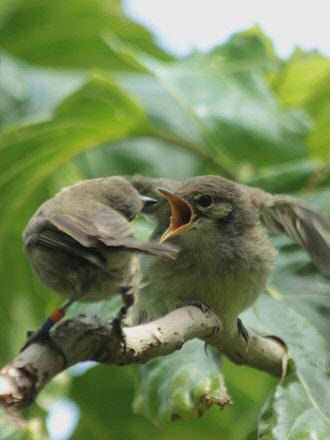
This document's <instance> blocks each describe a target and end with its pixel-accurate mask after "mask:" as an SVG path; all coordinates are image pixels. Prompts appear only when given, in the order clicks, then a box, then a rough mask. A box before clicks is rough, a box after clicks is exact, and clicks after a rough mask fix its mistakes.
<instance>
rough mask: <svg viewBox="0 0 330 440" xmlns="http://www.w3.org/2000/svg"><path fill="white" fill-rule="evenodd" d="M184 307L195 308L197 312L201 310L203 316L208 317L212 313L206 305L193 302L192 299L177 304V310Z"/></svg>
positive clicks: (200, 302)
mask: <svg viewBox="0 0 330 440" xmlns="http://www.w3.org/2000/svg"><path fill="white" fill-rule="evenodd" d="M186 306H194V307H197V308H198V309H199V310H201V311H202V312H203V313H205V315H210V314H211V313H212V312H213V310H212V308H211V307H210V306H209V305H208V304H206V303H204V302H202V301H198V300H194V299H192V300H186V301H183V302H181V303H179V305H178V308H180V307H186Z"/></svg>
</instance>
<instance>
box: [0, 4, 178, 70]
mask: <svg viewBox="0 0 330 440" xmlns="http://www.w3.org/2000/svg"><path fill="white" fill-rule="evenodd" d="M0 12H1V10H0ZM0 18H1V20H0V41H1V46H2V47H3V48H4V49H5V50H6V51H8V52H10V53H11V54H13V55H15V56H17V57H19V58H22V59H24V60H27V61H29V62H32V63H35V64H41V65H46V66H59V67H70V68H95V67H102V68H107V69H112V70H127V69H129V70H131V67H130V66H128V65H127V64H126V63H125V62H123V61H122V60H121V59H120V58H118V57H117V56H116V54H115V53H114V52H112V51H111V50H110V49H109V48H108V47H107V45H106V44H105V43H104V41H103V39H102V34H103V33H104V32H105V31H106V32H111V33H113V34H114V35H116V36H117V37H118V38H120V39H123V40H124V41H128V42H130V43H131V44H133V45H134V46H136V47H140V48H141V49H143V50H144V51H145V52H147V53H149V54H151V55H153V56H155V57H160V58H161V59H169V58H170V57H169V56H168V55H167V54H166V53H165V52H163V51H162V50H161V49H160V48H158V47H157V46H156V45H155V44H154V43H153V41H152V36H151V35H150V33H149V32H148V31H147V30H146V29H144V28H143V27H141V26H140V25H138V24H136V23H134V22H133V21H131V20H129V19H128V18H127V17H126V16H125V15H124V13H123V11H122V8H121V4H120V2H119V1H118V0H111V1H109V0H71V1H69V2H68V1H65V0H58V1H56V3H55V2H51V1H44V0H21V1H16V2H14V3H13V4H9V5H8V7H7V8H6V9H5V10H4V11H3V12H2V17H0Z"/></svg>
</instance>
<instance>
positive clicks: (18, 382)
mask: <svg viewBox="0 0 330 440" xmlns="http://www.w3.org/2000/svg"><path fill="white" fill-rule="evenodd" d="M221 327H222V326H221V321H220V320H219V318H218V317H217V316H216V315H214V314H213V313H203V312H202V311H201V310H199V309H198V308H197V307H193V306H188V307H183V308H180V309H178V310H175V311H173V312H171V313H169V314H168V315H166V316H164V317H163V318H161V319H158V320H156V321H153V322H150V323H148V324H142V325H139V326H136V327H128V328H124V334H125V338H126V347H125V349H123V345H122V344H123V341H122V339H121V338H118V335H117V333H116V332H114V331H112V327H111V324H106V325H102V323H101V322H100V320H99V318H98V317H96V316H90V317H87V316H85V315H79V316H77V317H76V318H73V319H68V320H66V321H64V322H60V323H59V324H58V325H57V326H56V327H55V328H54V330H53V331H52V333H51V336H52V339H53V340H54V342H55V344H56V346H57V347H58V348H59V349H60V350H62V352H63V355H64V356H65V358H66V360H67V363H66V368H68V367H70V366H72V365H75V364H76V363H78V362H82V361H86V360H94V361H97V362H100V363H103V364H111V365H129V364H133V363H145V362H147V361H148V360H150V359H153V358H155V357H158V356H166V355H168V354H170V353H172V352H173V351H175V350H178V349H180V348H181V347H182V345H183V344H184V343H185V342H186V341H188V340H190V339H193V338H201V339H203V340H205V341H206V342H207V343H209V344H212V345H213V346H215V347H216V348H218V349H219V350H220V351H221V352H222V353H224V354H225V355H226V356H227V357H228V358H229V359H231V360H232V361H233V362H235V363H238V364H244V365H248V366H251V367H253V368H257V369H260V370H263V371H266V372H268V373H269V374H272V375H274V376H277V377H281V373H282V359H283V357H284V356H285V355H286V351H285V348H284V347H283V346H282V345H281V344H279V343H278V342H276V341H275V340H272V339H266V338H262V337H260V336H257V335H256V334H254V332H252V330H249V334H250V341H249V349H248V350H247V349H246V343H245V341H244V339H242V338H241V337H240V336H239V335H235V336H228V335H226V334H224V332H222V330H221ZM62 369H63V356H62V355H61V353H60V352H59V350H58V349H56V350H55V349H54V344H53V345H52V344H50V345H48V344H47V345H46V344H43V343H40V342H36V343H33V344H31V345H29V346H28V347H27V348H26V349H25V350H24V351H23V352H21V353H20V355H19V356H18V357H17V358H16V359H14V360H13V361H12V362H11V363H10V364H8V365H7V366H5V367H4V368H3V369H2V371H1V373H0V403H1V404H2V406H3V407H5V408H6V409H14V408H16V409H21V408H23V407H26V406H28V405H30V404H31V403H32V402H33V401H34V399H35V398H36V396H37V395H38V393H39V392H40V391H41V390H42V388H43V387H44V386H45V385H46V384H47V383H48V382H49V381H50V380H51V379H52V378H53V377H54V376H56V375H57V374H58V373H60V372H61V371H62Z"/></svg>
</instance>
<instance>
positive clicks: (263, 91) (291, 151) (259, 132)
mask: <svg viewBox="0 0 330 440" xmlns="http://www.w3.org/2000/svg"><path fill="white" fill-rule="evenodd" d="M107 41H108V44H109V45H110V47H111V48H112V49H113V50H117V53H118V55H121V56H122V58H123V59H124V60H126V61H127V62H129V61H132V60H134V64H135V65H137V64H139V65H140V66H141V69H144V70H146V69H147V70H148V71H149V72H150V73H152V74H153V75H154V77H155V78H156V79H157V80H158V82H159V84H160V85H161V86H162V87H163V88H164V90H166V91H167V92H168V93H169V95H171V97H172V98H173V99H174V100H175V101H176V102H177V104H178V105H179V106H180V107H181V108H182V109H183V110H184V111H185V113H186V114H187V115H188V116H189V118H190V120H191V121H192V122H193V124H194V126H195V129H197V131H198V132H199V134H200V135H201V137H202V138H203V144H202V145H201V148H203V149H204V150H205V152H212V154H213V155H219V156H220V157H221V159H222V160H223V162H224V164H225V165H227V166H230V165H231V166H233V165H232V164H233V163H234V162H235V163H237V162H238V163H244V162H246V161H251V160H253V163H254V165H255V166H261V165H266V164H267V165H269V164H276V163H281V162H286V161H290V160H294V159H301V158H303V157H307V148H306V145H305V136H306V134H307V133H308V130H309V128H310V124H309V120H308V118H307V116H306V115H305V114H303V113H302V112H301V111H289V112H288V111H285V110H284V109H283V108H281V106H280V105H279V103H278V102H277V100H276V97H275V96H274V94H273V93H272V92H271V91H270V89H269V87H268V85H267V82H266V80H265V79H264V73H263V71H264V70H265V69H266V68H267V67H268V68H269V62H270V61H269V58H268V56H267V51H266V50H265V49H264V48H263V41H262V39H258V36H255V35H244V34H242V35H236V36H235V37H233V38H232V39H231V40H230V41H229V42H228V43H227V44H226V45H224V46H221V47H219V48H217V49H215V50H214V51H212V52H210V53H207V54H195V55H192V56H191V57H189V58H187V59H184V60H180V61H176V62H173V63H171V64H164V63H161V62H159V61H158V60H156V59H153V58H151V57H150V56H147V55H145V54H143V53H141V52H139V51H137V50H133V49H132V48H129V47H128V46H127V45H124V44H122V43H121V44H119V43H118V42H115V43H114V41H113V39H107ZM256 46H257V47H258V50H256Z"/></svg>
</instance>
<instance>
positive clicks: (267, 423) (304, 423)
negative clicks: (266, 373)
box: [258, 374, 330, 440]
mask: <svg viewBox="0 0 330 440" xmlns="http://www.w3.org/2000/svg"><path fill="white" fill-rule="evenodd" d="M314 438H315V439H320V440H321V439H322V440H329V439H330V425H329V423H327V422H326V420H325V419H324V418H323V417H322V416H321V415H320V413H319V411H318V410H317V409H316V408H315V406H314V405H313V402H312V401H311V400H310V398H309V397H308V395H307V394H306V390H305V389H304V387H303V385H302V384H301V383H300V382H299V380H298V379H297V377H296V376H295V375H294V374H291V375H290V376H289V377H287V378H286V380H285V382H284V384H283V385H278V386H277V387H276V388H275V389H274V391H273V392H272V393H271V395H270V397H269V398H268V399H267V402H266V404H265V406H264V408H263V409H262V412H261V416H260V425H259V436H258V439H260V440H268V439H269V440H270V439H271V440H282V439H286V440H302V439H314Z"/></svg>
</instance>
